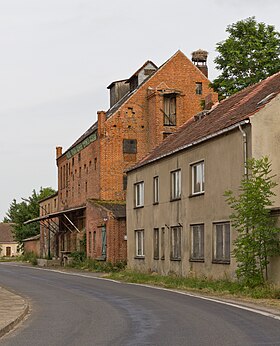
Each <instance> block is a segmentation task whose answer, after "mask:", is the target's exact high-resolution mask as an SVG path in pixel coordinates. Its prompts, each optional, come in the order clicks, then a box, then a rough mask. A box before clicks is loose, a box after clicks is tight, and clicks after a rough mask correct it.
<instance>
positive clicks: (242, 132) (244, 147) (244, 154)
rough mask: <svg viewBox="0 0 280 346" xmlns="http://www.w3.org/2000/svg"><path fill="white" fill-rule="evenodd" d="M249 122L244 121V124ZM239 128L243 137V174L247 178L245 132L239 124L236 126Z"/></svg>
mask: <svg viewBox="0 0 280 346" xmlns="http://www.w3.org/2000/svg"><path fill="white" fill-rule="evenodd" d="M248 123H249V120H248V122H247V121H246V124H248ZM238 127H239V130H240V132H241V134H242V137H243V157H244V175H245V177H246V178H248V169H247V159H248V152H247V134H246V132H245V131H244V130H243V129H242V127H241V125H239V126H238Z"/></svg>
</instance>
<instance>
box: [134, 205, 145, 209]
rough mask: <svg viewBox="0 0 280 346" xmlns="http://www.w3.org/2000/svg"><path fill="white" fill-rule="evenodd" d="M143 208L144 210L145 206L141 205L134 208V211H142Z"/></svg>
mask: <svg viewBox="0 0 280 346" xmlns="http://www.w3.org/2000/svg"><path fill="white" fill-rule="evenodd" d="M141 208H144V206H143V205H139V206H137V207H134V209H141Z"/></svg>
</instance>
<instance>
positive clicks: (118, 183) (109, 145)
mask: <svg viewBox="0 0 280 346" xmlns="http://www.w3.org/2000/svg"><path fill="white" fill-rule="evenodd" d="M198 82H199V83H201V85H202V93H201V94H196V83H198ZM166 92H170V93H174V94H176V126H165V125H164V122H163V119H164V114H163V109H164V95H165V93H166ZM209 94H212V101H213V103H215V102H216V101H217V100H218V98H217V95H216V94H215V93H213V91H212V90H211V89H210V88H209V80H208V79H207V78H206V77H205V76H204V75H203V73H202V72H201V71H200V70H199V69H198V68H197V67H195V66H194V65H193V63H192V62H191V61H190V60H189V59H188V58H187V57H186V56H185V55H184V54H183V53H182V52H180V51H179V52H177V53H176V54H175V55H174V56H173V57H172V58H170V59H169V60H168V61H167V62H166V63H165V64H164V65H162V66H161V67H160V68H159V69H158V70H157V72H156V73H155V74H154V75H152V76H151V77H150V78H148V79H147V81H146V82H144V83H143V84H142V85H141V86H140V87H139V88H138V89H137V90H136V91H135V92H134V93H133V94H132V96H130V97H129V98H128V99H127V100H126V101H125V102H124V103H123V104H122V105H121V106H120V107H119V108H118V109H117V110H116V111H115V112H114V113H113V114H112V115H111V116H110V117H109V118H106V113H105V112H103V111H100V112H98V125H97V127H96V134H97V137H96V140H95V141H93V142H92V143H90V144H89V145H87V146H86V147H85V148H83V149H79V150H80V151H79V152H77V153H76V154H74V155H73V156H72V157H69V155H68V154H67V152H66V153H64V154H62V150H61V149H59V150H58V151H57V165H58V200H59V203H58V207H59V210H65V209H68V208H72V207H77V206H81V205H86V203H87V200H88V199H95V200H107V201H124V200H125V192H126V191H125V189H124V176H125V174H124V171H125V169H127V168H129V167H131V166H133V165H134V164H135V163H136V162H137V161H139V160H140V159H142V158H143V157H144V156H145V155H147V153H148V152H150V151H151V150H152V149H153V148H154V147H155V146H157V145H158V144H160V143H161V142H162V141H163V139H164V136H165V135H166V134H168V133H171V132H174V131H176V129H177V128H178V127H179V126H180V125H182V124H183V123H184V122H186V121H187V120H188V119H189V118H191V117H192V116H193V115H194V114H196V113H198V112H200V111H201V110H202V106H201V105H202V101H203V100H205V98H206V96H208V95H209ZM125 139H130V140H136V141H137V152H136V153H124V152H123V141H124V140H125ZM68 153H69V151H68ZM67 155H68V158H67ZM102 217H103V214H102V212H101V211H100V210H99V209H98V208H97V207H96V206H89V205H87V211H86V232H87V238H89V237H90V238H91V239H92V237H93V234H94V233H93V232H96V233H95V234H94V236H95V237H96V244H99V245H95V246H96V248H95V250H94V251H93V250H92V252H91V253H90V257H94V258H98V257H100V256H101V247H100V246H101V245H100V244H101V225H102V222H103V221H102ZM106 217H107V216H106ZM106 230H107V237H108V241H107V259H108V260H112V261H115V260H118V259H123V258H124V257H125V256H126V242H125V241H124V240H123V237H124V235H125V223H124V221H120V220H116V219H113V218H109V221H108V222H107V223H106ZM89 232H91V233H90V234H89ZM88 241H89V240H88ZM88 241H87V242H88ZM91 241H92V240H91ZM90 246H91V249H92V248H93V243H91V245H89V243H88V246H87V251H88V254H89V249H90Z"/></svg>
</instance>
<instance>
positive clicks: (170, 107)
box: [163, 94, 176, 126]
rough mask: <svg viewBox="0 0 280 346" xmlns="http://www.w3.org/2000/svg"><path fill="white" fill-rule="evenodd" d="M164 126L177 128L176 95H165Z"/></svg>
mask: <svg viewBox="0 0 280 346" xmlns="http://www.w3.org/2000/svg"><path fill="white" fill-rule="evenodd" d="M163 101H164V110H163V112H164V125H165V126H176V95H175V94H168V95H164V99H163Z"/></svg>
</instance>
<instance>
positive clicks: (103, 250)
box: [101, 225, 107, 259]
mask: <svg viewBox="0 0 280 346" xmlns="http://www.w3.org/2000/svg"><path fill="white" fill-rule="evenodd" d="M101 236H102V257H103V258H104V259H105V258H106V248H107V243H106V225H103V226H102V228H101Z"/></svg>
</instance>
